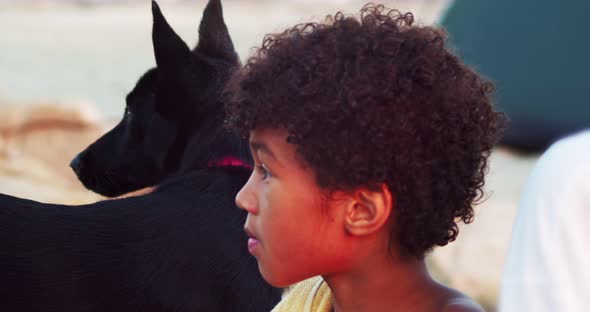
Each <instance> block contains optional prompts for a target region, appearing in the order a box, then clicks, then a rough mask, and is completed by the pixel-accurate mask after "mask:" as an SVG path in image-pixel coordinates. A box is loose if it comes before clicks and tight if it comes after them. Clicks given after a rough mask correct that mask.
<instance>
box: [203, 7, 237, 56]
mask: <svg viewBox="0 0 590 312" xmlns="http://www.w3.org/2000/svg"><path fill="white" fill-rule="evenodd" d="M195 50H196V51H197V52H200V53H202V54H204V55H207V56H211V57H215V58H222V59H225V60H228V61H230V62H239V59H238V54H237V53H236V50H235V49H234V44H233V42H232V40H231V37H230V35H229V31H228V30H227V25H225V21H224V20H223V8H222V7H221V0H209V3H207V7H205V11H204V12H203V19H202V20H201V25H200V26H199V44H198V45H197V47H196V48H195Z"/></svg>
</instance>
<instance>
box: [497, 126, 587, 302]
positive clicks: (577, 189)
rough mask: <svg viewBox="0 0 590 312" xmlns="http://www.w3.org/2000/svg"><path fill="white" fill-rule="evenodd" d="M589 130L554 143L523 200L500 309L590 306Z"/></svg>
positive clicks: (513, 235) (536, 169)
mask: <svg viewBox="0 0 590 312" xmlns="http://www.w3.org/2000/svg"><path fill="white" fill-rule="evenodd" d="M589 302H590V131H585V132H582V133H580V134H578V135H576V136H573V137H570V138H566V139H563V140H561V141H559V142H558V143H556V144H554V145H553V146H552V147H551V148H550V149H549V150H548V151H547V152H546V153H545V154H543V156H542V157H541V158H540V159H539V162H538V163H537V165H536V166H535V169H534V170H533V172H532V174H531V176H530V177H529V180H528V182H527V185H526V188H525V191H524V193H523V196H522V200H521V202H520V206H519V210H518V213H517V216H516V221H515V223H514V227H513V232H512V241H511V245H510V250H509V253H508V258H507V262H506V266H505V269H504V276H503V279H502V289H501V291H500V309H499V311H501V312H512V311H535V312H543V311H568V312H576V311H590V308H589V307H588V305H589Z"/></svg>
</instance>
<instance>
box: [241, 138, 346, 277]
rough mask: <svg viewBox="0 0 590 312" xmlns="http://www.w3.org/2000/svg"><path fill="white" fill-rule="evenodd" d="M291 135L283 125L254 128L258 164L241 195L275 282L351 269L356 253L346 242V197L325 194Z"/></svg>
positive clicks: (258, 253) (261, 261)
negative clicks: (289, 138)
mask: <svg viewBox="0 0 590 312" xmlns="http://www.w3.org/2000/svg"><path fill="white" fill-rule="evenodd" d="M286 138H287V132H286V131H283V130H277V129H264V130H254V131H252V132H251V134H250V148H251V152H252V155H253V158H254V162H255V166H256V167H255V169H254V171H253V172H252V175H251V176H250V179H249V180H248V182H247V183H246V185H244V187H243V188H242V189H241V190H240V192H239V193H238V195H237V196H236V203H237V205H238V207H240V208H241V209H244V210H246V211H247V212H248V218H247V220H246V225H245V228H246V231H247V232H248V234H249V236H250V239H249V241H248V247H249V250H250V252H251V253H252V255H254V256H255V257H256V259H257V260H258V266H259V269H260V272H261V273H262V275H263V276H264V278H265V279H266V280H267V281H268V282H269V283H270V284H272V285H275V286H287V285H290V284H292V283H294V282H297V281H300V280H303V279H305V278H308V277H311V276H315V275H319V274H322V275H325V274H329V273H330V272H337V271H340V270H343V269H346V268H347V267H348V266H350V265H351V261H352V260H351V257H352V255H353V254H354V251H353V250H352V249H354V248H353V247H352V246H351V245H349V244H344V242H345V239H344V236H345V235H346V231H345V228H344V227H343V226H342V222H341V220H342V214H343V209H339V208H338V207H339V205H341V201H340V200H339V199H338V196H337V195H333V196H330V197H329V198H328V197H326V196H322V195H323V192H322V190H321V189H320V188H319V186H318V185H317V183H316V180H315V175H314V173H313V171H312V170H311V169H310V168H308V167H305V166H303V164H302V163H301V161H300V160H299V159H298V158H297V157H296V146H295V145H293V144H289V143H287V141H286ZM244 243H245V242H244Z"/></svg>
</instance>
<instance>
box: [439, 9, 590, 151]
mask: <svg viewBox="0 0 590 312" xmlns="http://www.w3.org/2000/svg"><path fill="white" fill-rule="evenodd" d="M589 14H590V1H587V0H580V1H574V0H560V1H554V0H456V1H455V3H454V5H453V6H452V7H451V8H450V9H449V11H448V12H447V14H446V16H445V17H444V19H443V23H442V25H443V27H445V28H446V29H447V31H448V32H449V35H450V41H451V43H452V44H453V45H454V46H455V47H456V48H457V49H458V52H459V54H460V55H462V56H463V57H464V59H465V61H466V62H467V63H468V64H470V65H472V66H473V67H474V68H476V70H478V71H479V72H480V73H482V74H484V75H485V76H487V77H488V78H490V79H491V80H492V81H494V83H495V84H496V87H497V92H496V99H495V102H496V105H497V106H498V108H499V110H501V111H504V112H505V113H507V115H508V117H509V118H510V120H511V124H510V128H509V129H508V131H507V133H506V136H505V138H504V140H503V143H504V144H506V145H509V146H512V147H515V148H518V149H522V150H528V151H540V150H542V149H544V148H546V147H547V146H548V145H549V144H551V143H552V142H554V141H555V140H556V139H558V138H560V137H562V136H565V135H568V134H570V133H573V132H576V131H578V130H581V129H584V128H590V23H589V22H588V20H589V19H590V16H589Z"/></svg>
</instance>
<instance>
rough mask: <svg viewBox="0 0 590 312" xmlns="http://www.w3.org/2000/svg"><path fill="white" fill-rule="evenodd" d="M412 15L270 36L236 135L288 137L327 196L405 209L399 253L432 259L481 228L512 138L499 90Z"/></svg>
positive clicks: (233, 124) (235, 121) (232, 123)
mask: <svg viewBox="0 0 590 312" xmlns="http://www.w3.org/2000/svg"><path fill="white" fill-rule="evenodd" d="M413 22H414V18H413V15H412V14H411V13H406V14H403V13H401V12H399V11H397V10H389V9H387V8H386V7H384V6H383V5H375V4H368V5H366V6H364V7H363V8H362V10H361V12H360V17H353V16H345V15H344V14H343V13H341V12H338V13H336V14H335V15H333V16H328V17H327V18H326V20H325V22H324V23H305V24H300V25H297V26H295V27H293V28H290V29H288V30H286V31H284V32H282V33H279V34H271V35H267V36H266V37H265V38H264V42H263V44H262V47H261V48H260V49H258V51H257V53H256V54H255V55H254V56H252V57H251V58H250V59H249V60H248V61H247V64H246V65H245V66H244V68H243V69H242V70H241V71H240V72H239V73H237V74H236V76H235V77H234V78H233V81H232V82H231V83H230V84H229V85H228V91H229V92H228V94H229V98H228V102H227V104H226V112H227V120H226V122H227V126H228V127H229V128H230V129H233V130H235V131H236V132H237V133H239V134H240V135H242V136H244V137H247V136H248V134H249V132H250V131H251V130H253V129H255V128H280V129H286V130H287V132H288V137H287V141H288V142H289V143H292V144H295V145H296V146H297V153H298V155H299V156H301V157H300V158H302V160H303V162H304V164H306V165H307V166H309V167H311V168H312V169H313V171H314V172H315V174H316V181H317V183H318V185H319V186H320V187H322V188H323V189H326V190H351V189H354V188H357V187H369V188H375V187H377V186H378V185H380V184H381V183H386V184H387V185H388V186H389V188H390V190H391V192H392V193H393V195H394V198H395V207H394V211H393V214H392V216H393V218H394V220H395V221H394V222H395V223H394V224H395V226H394V227H393V233H392V242H397V244H396V245H397V246H399V255H400V256H402V257H415V258H417V259H422V258H423V257H424V255H425V254H426V252H428V251H429V250H431V249H432V248H433V247H434V246H436V245H439V246H444V245H446V244H447V243H448V242H450V241H453V240H454V239H455V238H456V236H457V234H458V231H459V229H458V226H457V222H459V221H463V222H465V223H470V222H472V220H473V208H472V205H473V204H475V203H477V201H479V200H480V199H481V198H482V195H483V185H484V175H485V173H486V171H487V159H488V156H489V154H490V151H491V149H492V147H493V146H494V144H496V142H497V141H498V139H499V137H500V133H501V132H502V130H503V129H504V124H505V117H504V115H503V114H502V113H499V112H496V111H494V109H493V105H492V101H491V97H492V93H493V90H494V86H493V84H492V83H490V82H489V81H487V80H485V79H484V78H482V77H480V76H479V75H478V74H477V73H476V72H474V71H473V70H472V69H470V68H469V67H467V66H466V65H465V64H463V63H462V61H461V60H460V59H459V58H458V57H457V56H455V55H454V54H453V53H452V52H451V51H450V50H449V48H447V47H446V35H445V33H444V32H443V31H442V30H440V29H436V28H433V27H423V26H415V25H413Z"/></svg>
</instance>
